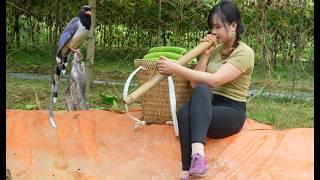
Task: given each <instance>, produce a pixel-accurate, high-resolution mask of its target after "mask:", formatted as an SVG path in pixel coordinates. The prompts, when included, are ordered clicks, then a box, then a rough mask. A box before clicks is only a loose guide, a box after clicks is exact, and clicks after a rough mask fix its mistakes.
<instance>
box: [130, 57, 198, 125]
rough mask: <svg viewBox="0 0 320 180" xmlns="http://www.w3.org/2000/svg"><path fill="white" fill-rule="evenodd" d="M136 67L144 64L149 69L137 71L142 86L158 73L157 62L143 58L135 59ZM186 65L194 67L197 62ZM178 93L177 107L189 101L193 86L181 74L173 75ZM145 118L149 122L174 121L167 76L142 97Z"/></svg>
mask: <svg viewBox="0 0 320 180" xmlns="http://www.w3.org/2000/svg"><path fill="white" fill-rule="evenodd" d="M134 65H135V67H136V68H137V67H139V66H144V67H145V68H146V69H147V70H140V71H139V72H138V73H137V79H138V83H139V85H140V86H141V85H142V84H144V83H145V82H146V81H148V80H149V79H151V77H152V76H153V75H155V74H157V69H156V62H155V61H147V60H143V59H136V60H134ZM186 67H188V68H194V67H195V64H187V65H186ZM171 77H172V80H173V82H174V89H175V95H176V105H177V106H176V107H177V108H176V109H177V110H178V109H179V108H180V106H181V105H182V104H184V103H186V102H187V101H189V99H190V96H191V92H192V88H191V86H190V82H189V81H188V80H185V79H183V78H182V77H180V76H176V75H172V76H171ZM141 106H142V112H143V120H144V121H146V123H147V124H165V123H166V121H172V115H171V110H170V99H169V87H168V79H167V78H166V79H165V80H163V81H162V82H160V83H159V84H158V85H156V86H155V87H153V88H152V89H150V90H149V91H148V92H146V93H145V94H144V95H143V96H142V98H141Z"/></svg>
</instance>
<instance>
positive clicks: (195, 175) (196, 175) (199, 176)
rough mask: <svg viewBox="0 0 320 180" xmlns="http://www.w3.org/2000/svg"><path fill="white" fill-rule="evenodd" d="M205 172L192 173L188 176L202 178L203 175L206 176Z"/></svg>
mask: <svg viewBox="0 0 320 180" xmlns="http://www.w3.org/2000/svg"><path fill="white" fill-rule="evenodd" d="M207 174H208V173H207V172H206V173H204V174H193V175H191V176H190V177H191V178H202V177H205V176H207Z"/></svg>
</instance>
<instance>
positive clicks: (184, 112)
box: [177, 103, 189, 123]
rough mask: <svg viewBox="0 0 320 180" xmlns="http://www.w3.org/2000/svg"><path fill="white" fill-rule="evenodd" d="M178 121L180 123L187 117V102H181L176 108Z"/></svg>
mask: <svg viewBox="0 0 320 180" xmlns="http://www.w3.org/2000/svg"><path fill="white" fill-rule="evenodd" d="M177 114H178V116H177V119H178V123H182V122H183V121H186V120H187V119H188V118H189V104H188V103H186V104H183V105H182V106H181V107H180V108H179V110H178V113H177Z"/></svg>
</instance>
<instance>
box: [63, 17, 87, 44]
mask: <svg viewBox="0 0 320 180" xmlns="http://www.w3.org/2000/svg"><path fill="white" fill-rule="evenodd" d="M88 32H89V31H88V30H87V29H86V28H85V27H84V26H82V24H81V23H79V28H78V30H77V31H76V32H75V34H74V35H73V37H72V38H71V40H70V41H69V43H68V46H69V47H72V48H78V47H79V46H80V44H81V43H82V42H83V41H84V40H85V39H86V38H87V37H88Z"/></svg>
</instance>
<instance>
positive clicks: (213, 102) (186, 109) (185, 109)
mask: <svg viewBox="0 0 320 180" xmlns="http://www.w3.org/2000/svg"><path fill="white" fill-rule="evenodd" d="M245 117H246V103H245V102H239V101H235V100H232V99H230V98H227V97H224V96H220V95H216V94H213V93H212V92H211V91H210V89H209V88H208V86H207V85H205V84H198V85H197V86H196V87H195V88H194V89H193V91H192V95H191V98H190V101H189V102H188V103H186V104H184V105H182V106H181V108H180V109H179V112H178V117H177V118H178V127H179V139H180V147H181V157H182V170H184V171H188V170H189V167H190V164H191V152H192V149H191V144H192V143H195V142H200V143H203V144H205V138H206V137H207V136H208V137H212V138H224V137H227V136H230V135H233V134H235V133H237V132H239V131H240V129H241V128H242V126H243V124H244V121H245Z"/></svg>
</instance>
